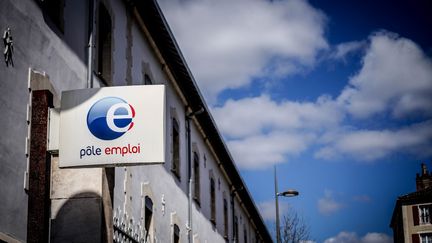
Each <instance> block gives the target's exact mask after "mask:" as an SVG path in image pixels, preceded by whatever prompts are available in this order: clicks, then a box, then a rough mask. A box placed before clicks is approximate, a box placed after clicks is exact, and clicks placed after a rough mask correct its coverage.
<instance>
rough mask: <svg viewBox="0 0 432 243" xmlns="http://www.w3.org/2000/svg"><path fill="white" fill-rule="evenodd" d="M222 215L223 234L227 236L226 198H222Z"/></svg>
mask: <svg viewBox="0 0 432 243" xmlns="http://www.w3.org/2000/svg"><path fill="white" fill-rule="evenodd" d="M223 214H224V215H223V216H224V236H225V238H228V202H227V200H226V198H224V200H223Z"/></svg>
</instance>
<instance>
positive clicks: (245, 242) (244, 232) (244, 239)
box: [243, 225, 248, 243]
mask: <svg viewBox="0 0 432 243" xmlns="http://www.w3.org/2000/svg"><path fill="white" fill-rule="evenodd" d="M247 240H248V239H247V231H246V225H244V226H243V242H244V243H247V242H248V241H247Z"/></svg>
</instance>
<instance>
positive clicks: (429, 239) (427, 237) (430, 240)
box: [420, 233, 432, 243]
mask: <svg viewBox="0 0 432 243" xmlns="http://www.w3.org/2000/svg"><path fill="white" fill-rule="evenodd" d="M420 239H421V243H432V234H431V233H426V234H420Z"/></svg>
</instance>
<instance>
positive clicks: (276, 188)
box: [274, 165, 280, 243]
mask: <svg viewBox="0 0 432 243" xmlns="http://www.w3.org/2000/svg"><path fill="white" fill-rule="evenodd" d="M274 188H275V206H276V243H280V226H279V224H280V222H279V201H278V197H279V195H278V186H277V175H276V165H275V166H274Z"/></svg>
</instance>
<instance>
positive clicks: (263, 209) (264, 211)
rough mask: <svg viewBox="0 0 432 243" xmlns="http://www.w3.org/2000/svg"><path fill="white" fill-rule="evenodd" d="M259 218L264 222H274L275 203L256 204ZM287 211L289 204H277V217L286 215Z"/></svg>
mask: <svg viewBox="0 0 432 243" xmlns="http://www.w3.org/2000/svg"><path fill="white" fill-rule="evenodd" d="M258 208H259V210H260V213H261V216H262V217H263V219H264V220H268V221H272V222H274V221H275V220H276V206H275V201H265V202H261V203H259V204H258ZM288 210H289V204H288V203H284V202H279V215H286V214H287V213H288Z"/></svg>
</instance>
